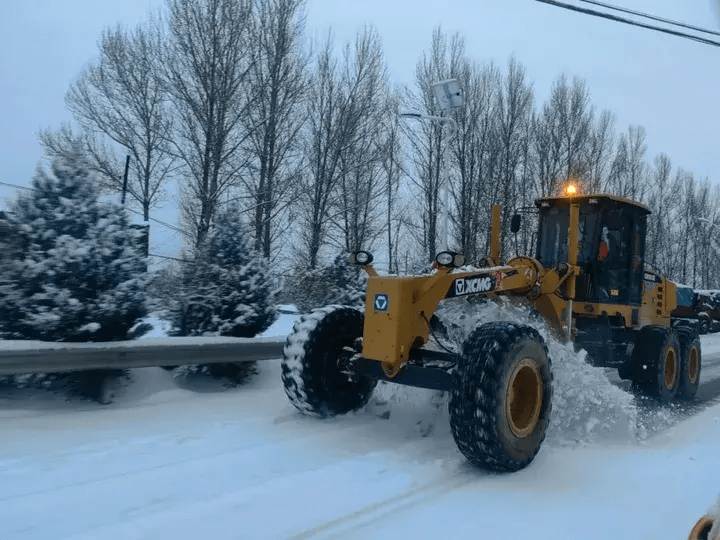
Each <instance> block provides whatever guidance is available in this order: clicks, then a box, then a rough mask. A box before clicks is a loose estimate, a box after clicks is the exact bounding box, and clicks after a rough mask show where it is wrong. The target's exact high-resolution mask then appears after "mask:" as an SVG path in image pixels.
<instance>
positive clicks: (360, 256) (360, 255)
mask: <svg viewBox="0 0 720 540" xmlns="http://www.w3.org/2000/svg"><path fill="white" fill-rule="evenodd" d="M349 260H350V264H359V265H360V266H365V265H366V264H370V263H371V262H373V256H372V253H370V252H368V251H353V252H352V253H351V254H350V257H349Z"/></svg>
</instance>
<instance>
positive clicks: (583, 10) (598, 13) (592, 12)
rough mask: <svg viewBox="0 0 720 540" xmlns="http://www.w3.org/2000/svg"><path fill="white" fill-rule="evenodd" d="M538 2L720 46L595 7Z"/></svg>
mask: <svg viewBox="0 0 720 540" xmlns="http://www.w3.org/2000/svg"><path fill="white" fill-rule="evenodd" d="M535 1H536V2H540V3H542V4H549V5H551V6H557V7H561V8H564V9H569V10H570V11H577V12H578V13H583V14H585V15H592V16H594V17H600V18H602V19H608V20H611V21H615V22H621V23H625V24H629V25H630V26H639V27H640V28H647V29H648V30H656V31H658V32H663V33H665V34H670V35H673V36H678V37H684V38H687V39H691V40H693V41H697V42H699V43H704V44H705V45H713V46H714V47H720V42H718V41H713V40H711V39H707V38H703V37H700V36H694V35H692V34H686V33H685V32H679V31H677V30H671V29H669V28H663V27H662V26H654V25H651V24H644V23H641V22H637V21H633V20H630V19H625V18H623V17H618V16H616V15H611V14H610V13H603V12H601V11H595V10H593V9H586V8H581V7H578V6H573V5H571V4H564V3H562V2H556V1H555V0H535Z"/></svg>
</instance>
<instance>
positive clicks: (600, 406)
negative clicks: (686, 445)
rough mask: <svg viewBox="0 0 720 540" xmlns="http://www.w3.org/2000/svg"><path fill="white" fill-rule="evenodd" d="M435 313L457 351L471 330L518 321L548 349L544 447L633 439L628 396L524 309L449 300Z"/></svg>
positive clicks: (634, 414)
mask: <svg viewBox="0 0 720 540" xmlns="http://www.w3.org/2000/svg"><path fill="white" fill-rule="evenodd" d="M437 314H438V317H439V318H440V319H441V320H442V321H443V322H444V323H445V325H446V326H447V327H448V331H449V334H450V338H451V339H452V340H453V341H454V342H455V343H456V346H457V348H458V350H459V349H460V345H461V344H462V342H463V341H464V340H465V339H466V338H467V336H468V335H469V334H470V332H472V331H473V330H474V329H475V328H476V327H477V326H478V325H479V324H483V323H488V322H494V321H508V322H517V323H521V324H528V325H530V326H532V327H534V328H536V329H537V330H538V331H539V332H540V333H541V335H542V336H543V337H544V338H545V341H546V343H547V345H548V350H549V353H550V359H551V360H552V372H553V378H554V381H553V388H554V394H553V411H552V417H551V421H550V427H549V429H548V434H547V441H548V442H549V443H551V444H555V445H562V446H566V445H577V444H581V445H584V444H588V443H591V442H597V441H599V440H613V441H618V442H619V441H623V442H627V441H633V440H636V439H637V428H636V426H637V424H638V420H637V419H638V409H637V406H636V404H635V402H634V398H633V396H632V395H631V394H629V393H627V392H625V391H624V390H622V389H621V388H618V387H617V386H615V385H614V384H612V382H611V381H610V379H608V376H607V374H606V372H605V370H604V369H603V368H597V367H593V366H591V365H590V364H588V363H587V362H586V361H585V357H586V353H585V351H580V352H575V351H574V349H573V346H572V344H566V343H561V342H559V341H558V340H557V339H555V338H554V337H553V336H552V334H551V333H550V331H549V329H548V327H547V325H546V324H545V322H544V321H543V320H542V319H540V318H538V317H537V316H533V315H532V312H531V310H530V308H529V307H528V306H526V305H522V304H516V303H513V302H512V301H511V300H510V299H507V298H500V299H498V300H497V302H493V301H490V302H472V301H471V302H468V301H467V300H449V301H446V302H444V303H443V304H442V305H441V308H440V309H439V310H438V312H437Z"/></svg>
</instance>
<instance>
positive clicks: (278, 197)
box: [243, 0, 309, 257]
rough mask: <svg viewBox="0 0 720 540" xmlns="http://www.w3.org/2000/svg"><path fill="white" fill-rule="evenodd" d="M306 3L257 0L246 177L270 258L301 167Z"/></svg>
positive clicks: (259, 238) (261, 242) (261, 247)
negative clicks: (304, 11)
mask: <svg viewBox="0 0 720 540" xmlns="http://www.w3.org/2000/svg"><path fill="white" fill-rule="evenodd" d="M304 5H305V0H257V1H256V5H255V11H254V15H253V26H252V39H251V40H250V46H251V50H252V54H253V62H252V68H251V71H250V84H251V85H252V86H253V88H254V89H255V91H256V92H257V97H256V100H255V102H254V103H253V106H252V107H250V108H249V109H248V113H247V115H246V116H245V118H244V121H245V124H246V128H245V129H246V130H247V132H248V133H249V134H250V136H249V139H248V153H249V155H250V156H251V169H250V170H249V172H248V174H246V175H244V182H243V183H244V185H245V188H246V190H247V192H248V194H249V195H250V203H251V208H252V214H253V224H254V228H255V249H257V250H258V251H259V252H261V253H262V254H263V256H265V257H270V256H271V253H272V251H273V243H274V242H275V241H276V240H277V237H278V235H279V234H280V233H281V232H282V231H281V228H280V224H279V223H278V221H279V218H280V217H281V215H282V213H283V212H284V211H285V210H286V208H287V205H288V204H289V203H290V202H291V199H292V197H291V194H292V192H293V188H294V182H295V180H296V179H297V176H298V170H297V169H298V167H299V158H298V154H299V148H298V146H299V134H300V130H301V128H302V125H303V121H304V111H303V110H302V107H304V99H305V94H306V92H307V67H308V62H309V57H308V55H307V53H305V52H304V51H303V49H302V35H303V29H304V13H303V9H304Z"/></svg>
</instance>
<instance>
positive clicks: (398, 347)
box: [282, 194, 701, 471]
mask: <svg viewBox="0 0 720 540" xmlns="http://www.w3.org/2000/svg"><path fill="white" fill-rule="evenodd" d="M536 206H537V209H538V223H539V228H538V231H537V246H536V250H535V253H534V256H532V257H531V256H518V257H514V258H511V259H510V260H508V261H507V262H506V263H504V264H503V263H502V262H501V261H500V256H499V253H500V221H501V220H500V208H499V207H498V206H497V205H496V206H495V207H493V212H492V231H491V242H490V244H491V248H490V253H489V256H488V257H487V258H486V259H485V261H483V263H484V264H483V265H482V266H478V267H474V266H473V267H468V266H466V265H465V261H464V260H463V256H462V255H460V254H458V253H453V252H449V251H446V252H442V253H440V254H438V256H437V257H436V267H437V269H436V271H435V272H434V273H433V274H431V275H423V276H381V275H379V274H378V273H377V271H376V270H375V269H374V267H373V266H372V255H371V254H369V253H368V252H364V251H360V252H355V253H352V254H351V255H350V260H351V262H352V263H354V264H358V265H360V266H361V267H362V268H363V269H364V270H365V271H366V272H367V274H368V282H367V292H366V300H365V311H364V313H363V312H361V311H360V310H357V309H355V308H351V307H347V306H328V307H326V308H322V309H321V310H318V311H316V312H314V313H312V314H309V315H307V316H304V317H303V318H302V319H301V320H300V321H299V322H298V323H297V324H296V326H295V328H294V330H293V333H292V334H291V335H290V336H289V337H288V340H287V343H286V346H285V349H284V357H283V372H282V373H283V375H282V376H283V382H284V386H285V391H286V393H287V395H288V397H289V398H290V401H291V402H292V403H293V404H294V405H295V406H296V407H297V408H298V409H299V410H301V411H303V412H305V413H308V414H312V415H316V416H332V415H337V414H343V413H347V412H349V411H352V410H355V409H358V408H360V407H362V406H364V405H365V404H366V403H367V402H368V400H369V398H370V396H371V394H372V391H373V388H374V387H375V385H376V383H377V382H378V381H389V382H395V383H399V384H406V385H411V386H418V387H423V388H432V389H437V390H444V391H447V392H449V394H450V401H449V413H450V423H451V428H452V433H453V437H454V439H455V441H456V443H457V446H458V448H459V449H460V451H461V452H462V453H463V454H464V455H465V456H466V457H467V458H468V459H469V460H470V461H471V462H473V463H475V464H477V465H478V466H481V467H483V468H488V469H492V470H506V471H514V470H518V469H521V468H523V467H525V466H527V465H528V464H529V463H530V462H531V461H532V460H533V459H534V457H535V455H536V454H537V452H538V450H539V448H540V446H541V444H542V441H543V439H544V437H545V431H546V429H547V426H548V423H549V420H550V413H551V409H552V374H551V360H550V358H549V356H548V349H547V345H546V343H545V340H544V339H543V337H542V336H541V334H540V333H539V332H538V331H537V330H536V329H535V328H533V327H532V326H529V325H527V324H519V323H513V322H492V323H486V324H481V325H479V326H478V327H477V328H476V329H475V330H474V331H472V332H471V333H470V334H469V336H468V337H467V339H466V340H465V342H464V343H463V344H462V347H461V350H460V351H458V352H457V353H454V352H450V351H446V350H438V349H437V348H433V347H428V346H427V345H428V343H429V341H430V336H431V333H432V325H433V320H434V319H433V316H434V314H435V311H436V309H437V307H438V304H439V303H440V302H441V301H443V300H445V299H450V298H465V297H471V296H483V297H487V298H493V297H497V296H499V295H508V296H514V297H519V298H524V299H526V300H527V301H528V302H529V303H530V304H532V306H533V307H534V309H535V310H536V311H537V313H539V314H540V315H541V316H542V317H543V318H544V319H545V320H546V322H547V323H548V326H549V328H550V329H551V331H552V332H553V333H554V334H555V336H556V337H557V338H558V339H561V340H570V341H572V342H573V343H575V345H576V346H577V347H578V348H584V349H586V350H587V352H588V354H589V358H590V361H591V362H592V363H593V364H595V365H598V366H610V367H615V368H617V369H618V372H619V374H620V376H621V377H622V378H625V379H629V380H631V381H632V383H633V387H634V388H635V390H636V391H638V392H641V393H643V394H647V395H649V396H653V397H654V398H656V399H658V400H660V401H663V402H667V401H672V400H674V399H676V398H678V399H692V398H693V397H694V395H695V392H696V391H697V387H698V383H699V376H700V364H701V356H700V342H699V337H698V333H697V330H696V329H695V328H693V327H690V326H678V327H674V326H673V324H672V321H671V311H672V310H673V309H674V308H675V305H676V290H675V286H674V284H673V283H671V282H670V281H668V280H666V279H664V278H662V277H661V276H660V275H659V274H658V273H657V272H655V271H653V270H652V269H650V268H649V267H647V266H646V264H645V260H644V258H645V234H646V219H647V215H648V214H649V213H650V212H649V210H648V209H647V208H646V207H645V206H643V205H641V204H639V203H635V202H633V201H630V200H627V199H624V198H621V197H616V196H612V195H577V194H571V195H569V196H566V197H547V198H542V199H539V200H538V201H536ZM512 221H513V228H516V227H517V225H518V221H519V220H518V218H514V219H513V220H512Z"/></svg>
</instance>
